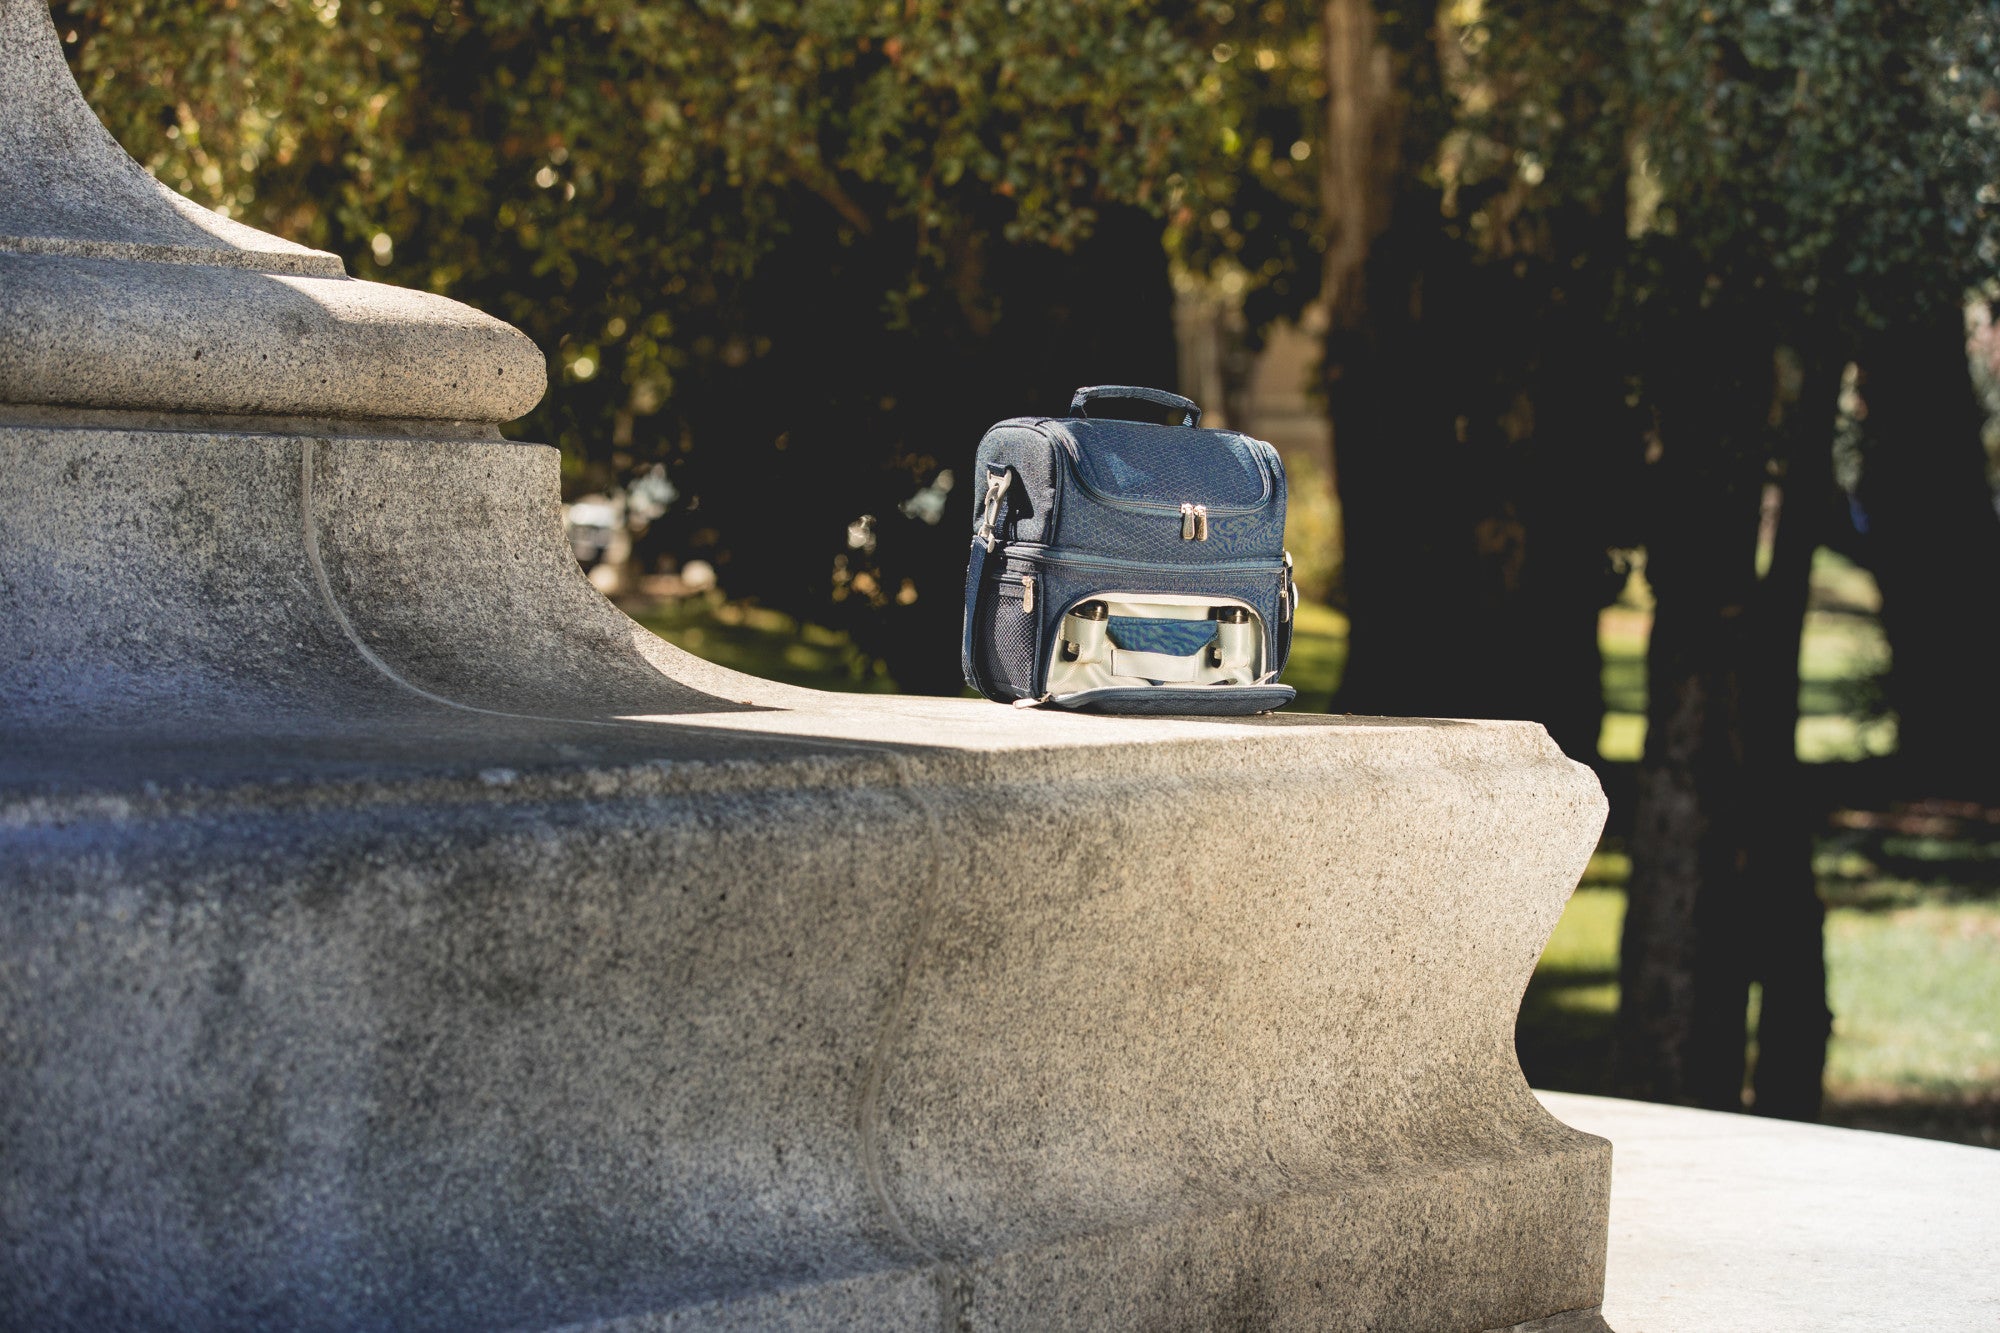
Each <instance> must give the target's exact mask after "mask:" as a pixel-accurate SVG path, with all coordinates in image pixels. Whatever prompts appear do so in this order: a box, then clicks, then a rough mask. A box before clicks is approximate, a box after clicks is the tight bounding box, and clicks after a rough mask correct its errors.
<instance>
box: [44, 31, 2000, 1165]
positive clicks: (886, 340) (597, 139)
mask: <svg viewBox="0 0 2000 1333" xmlns="http://www.w3.org/2000/svg"><path fill="white" fill-rule="evenodd" d="M54 12H55V16H56V21H57V25H58V28H59V30H60V31H61V33H62V35H63V40H64V43H65V49H66V50H67V52H68V53H69V57H70V60H71V62H72V64H73V67H74V69H75V70H76V73H77V76H78V79H79V81H80V82H81V84H82V86H83V88H84V90H85V92H86V94H87V95H88V96H89V97H90V99H91V101H92V104H93V105H94V106H95V107H96V108H97V109H98V111H99V114H100V115H101V116H102V117H103V118H104V120H105V123H106V124H107V126H109V128H110V129H111V130H112V131H113V133H114V134H116V135H117V137H118V138H119V139H120V140H121V141H122V142H123V143H124V144H125V145H126V146H127V147H128V148H129V149H130V150H131V151H132V152H133V154H134V155H135V156H137V157H138V158H139V159H140V160H141V161H143V162H144V163H145V164H146V165H147V166H148V167H149V168H150V169H151V170H152V171H153V172H154V173H155V174H157V175H158V176H159V177H160V178H161V179H162V180H164V181H165V182H167V183H168V184H169V185H170V186H172V187H174V188H176V189H179V190H181V191H182V192H184V193H186V194H188V195H189V196H191V197H193V198H195V199H196V200H198V201H200V202H201V203H203V204H205V205H207V206H209V207H212V208H216V209H218V210H220V211H222V212H224V213H227V214H229V215H230V216H233V217H237V218H240V219H243V220H245V221H248V222H250V223H252V224H254V225H256V226H260V227H263V228H266V229H268V230H271V231H274V232H277V233H279V234H282V235H285V236H288V237H291V238H292V239H295V240H298V241H302V242H305V243H307V244H310V245H315V246H319V247H322V248H325V249H329V250H333V251H335V252H337V253H339V254H340V255H342V256H343V257H344V258H345V260H346V261H347V265H348V268H349V271H350V272H352V273H354V274H356V275H357V276H361V277H367V278H378V279H382V280H385V281H391V282H397V283H402V284H407V285H411V286H417V287H424V288H429V289H431V290H434V291H439V292H444V293H448V294H450V295H452V296H454V297H457V298H459V299H461V300H465V301H469V302H471V303H473V304H475V305H478V306H481V307H483V308H485V309H487V310H490V311H492V312H493V313H495V314H498V315H500V316H503V317H504V318H506V319H509V320H511V321H513V322H514V323H516V324H518V325H519V326H521V327H522V328H523V329H525V330H526V331H527V332H529V333H530V334H531V335H532V336H533V337H534V338H535V339H536V341H537V342H538V343H539V344H540V346H541V347H542V348H543V350H544V351H545V353H546V354H547V356H548V361H549V375H550V383H551V391H550V393H549V396H548V398H547V399H546V401H545V402H544V403H543V405H542V406H541V407H540V408H539V409H538V410H537V411H536V412H535V413H534V414H533V415H532V416H530V417H529V418H527V419H525V420H523V421H521V422H519V423H516V424H515V426H513V427H512V428H510V431H511V433H513V434H515V435H517V436H519V437H520V438H524V439H532V440H540V441H546V442H549V443H552V444H555V445H556V446H558V447H559V448H560V449H561V451H562V458H563V473H564V478H565V494H566V500H567V501H568V503H567V504H566V517H567V520H568V523H569V528H570V534H571V540H572V545H573V546H574V548H575V550H576V552H577V556H578V559H579V561H580V562H581V563H582V564H583V565H584V567H585V568H586V569H587V570H588V573H589V577H590V579H591V581H592V582H593V583H594V584H595V585H596V586H597V587H598V588H599V589H600V590H602V591H603V592H604V593H605V594H606V595H608V596H611V597H612V598H614V599H616V600H618V601H619V602H621V604H623V605H625V606H626V607H627V608H628V609H629V610H630V611H631V612H632V613H633V614H634V615H635V616H637V617H638V618H639V619H640V620H642V621H643V622H644V623H646V624H648V625H649V626H651V627H653V628H654V629H656V630H657V631H659V632H660V633H661V634H663V635H665V636H666V637H668V638H669V639H672V640H673V641H674V642H676V643H679V644H681V645H682V646H684V647H686V648H688V649H690V650H692V651H694V652H696V653H700V654H702V655H704V656H707V657H710V658H713V659H715V660H718V661H722V662H725V663H727V664H729V665H732V666H737V667H740V668H742V669H745V670H749V671H753V672H757V673H759V674H763V675H768V676H774V677H778V678H782V679H786V680H790V681H796V682H801V683H806V684H812V685H817V686H822V687H826V688H833V689H856V690H880V691H893V690H899V689H900V690H904V691H910V692H926V693H956V692H958V691H959V690H960V688H961V685H960V682H959V681H958V679H957V662H956V643H957V625H958V620H959V617H960V612H961V599H960V582H961V580H962V577H963V571H964V568H965V552H966V544H967V527H968V517H969V511H970V508H971V499H970V496H969V495H968V494H967V493H966V492H965V489H964V487H963V484H962V479H963V478H964V477H965V476H966V475H967V470H968V467H969V464H970V461H971V456H972V451H973V448H974V446H975V444H976V443H977V440H978V438H979V435H980V433H981V431H982V429H983V428H984V426H985V425H987V424H988V423H990V422H991V421H993V420H995V419H998V418H1000V417H1005V416H1012V415H1017V414H1024V413H1056V412H1060V411H1061V410H1062V408H1063V405H1064V404H1065V403H1066V402H1067V399H1068V393H1069V391H1070V389H1072V388H1073V387H1075V386H1076V385H1078V384H1082V383H1105V382H1123V383H1143V384H1151V385H1155V386H1159V387H1165V388H1178V389H1179V390H1180V391H1182V392H1184V393H1188V394H1190V395H1192V396H1194V397H1196V398H1198V399H1200V400H1201V401H1202V402H1203V403H1204V404H1205V405H1206V406H1207V407H1208V409H1209V412H1210V417H1211V421H1212V422H1215V423H1227V424H1229V425H1232V426H1235V427H1238V428H1240V429H1245V430H1248V431H1251V432H1253V433H1256V434H1259V435H1262V436H1264V437H1265V438H1269V439H1271V440H1272V441H1273V442H1274V443H1276V444H1277V445H1278V446H1279V447H1280V449H1281V450H1282V451H1283V452H1284V454H1285V455H1286V458H1287V463H1288V467H1289V469H1290V471H1291V474H1292V479H1293V509H1292V513H1291V522H1290V531H1289V542H1290V545H1291V548H1292V550H1293V552H1294V553H1295V555H1296V557H1297V558H1298V562H1299V566H1300V569H1301V572H1302V582H1303V584H1304V586H1305V588H1306V591H1307V593H1308V596H1309V599H1310V605H1308V606H1307V607H1306V608H1304V610H1303V611H1302V614H1301V618H1300V635H1299V638H1298V643H1297V647H1296V649H1295V654H1294V657H1293V661H1292V664H1291V668H1290V671H1289V674H1288V676H1287V679H1288V680H1289V681H1291V683H1293V684H1294V685H1296V686H1297V687H1298V689H1299V691H1300V700H1299V703H1298V705H1297V707H1300V708H1306V709H1332V710H1337V711H1351V712H1382V713H1392V714H1447V715H1459V716H1496V717H1520V718H1532V719H1535V720H1537V721H1540V722H1542V723H1544V724H1545V725H1547V726H1548V728H1549V730H1550V732H1551V734H1552V735H1553V736H1554V737H1555V738H1556V740H1557V741H1558V742H1559V743H1560V744H1561V745H1562V746H1563V748H1564V749H1565V750H1566V751H1567V752H1568V753H1569V754H1570V755H1571V756H1572V757H1574V758H1576V759H1578V760H1580V761H1582V762H1585V763H1589V764H1591V765H1593V766H1595V767H1596V768H1597V770H1598V772H1599V773H1600V775H1601V776H1602V778H1603V781H1604V784H1605V786H1606V788H1607V790H1608V791H1609V792H1610V794H1611V796H1612V803H1613V808H1612V818H1611V824H1610V828H1609V830H1608V831H1607V834H1606V837H1605V840H1604V844H1603V846H1602V848H1601V850H1600V852H1599V854H1598V856H1597V857H1596V858H1595V859H1594V860H1593V862H1592V864H1591V868H1590V871H1589V873H1588V875H1587V876H1586V879H1585V881H1584V884H1583V886H1582V888H1581V889H1580V890H1579V891H1578V893H1577V895H1576V897H1575V899H1574V900H1573V902H1572V905H1571V907H1570V909H1569V911H1568V913H1567V915H1566V916H1565V917H1564V919H1563V922H1562V925H1561V926H1560V928H1559V929H1558V931H1557V933H1556V936H1555V939H1554V940H1553V942H1552V943H1551V944H1550V946H1549V949H1548V952H1547V954H1546V956H1545V957H1544V958H1543V960H1542V964H1541V967H1540V969H1539V970H1538V971H1537V973H1536V976H1535V980H1534V982H1533V984H1532V985H1531V986H1530V987H1529V990H1528V994H1527V996H1526V999H1525V1002H1524V1006H1523V1010H1522V1017H1521V1026H1520V1033H1519V1045H1520V1050H1521V1055H1522V1060H1523V1064H1524V1066H1525V1067H1526V1069H1527V1071H1528V1073H1529V1075H1530V1077H1531V1079H1533V1080H1534V1081H1535V1082H1536V1083H1538V1084H1539V1085H1541V1086H1547V1087H1555V1088H1568V1089H1576V1090H1583V1091H1605V1092H1618V1093H1622V1094H1625V1095H1632V1096H1642V1097H1651V1098H1657V1099H1662V1100H1671V1101H1681V1102H1688V1103H1692V1104H1696V1105H1704V1106H1710V1107H1717V1108H1722V1109H1743V1110H1751V1111H1755V1112H1758V1113H1763V1114H1772V1115H1783V1116H1792V1117H1799V1118H1815V1117H1818V1118H1824V1119H1827V1120H1831V1121H1834V1122H1837V1123H1842V1124H1851V1125H1862V1126H1868V1127H1873V1128H1884V1129H1894V1130H1901V1131H1907V1132H1913V1133H1921V1134H1930V1135H1937V1136H1943V1137H1950V1138H1958V1139H1962V1140H1965V1141H1969V1142H1974V1143H1986V1144H1989V1145H2000V765H1996V763H1995V759H1994V755H1995V751H1996V747H2000V681H1996V675H1995V673H1996V668H2000V517H1996V509H1995V479H1996V475H2000V431H1996V429H1995V425H1994V417H1995V412H1996V409H1997V408H2000V336H1996V334H1995V332H1994V330H1993V327H1992V324H1991V322H1990V315H1989V303H1990V302H1991V300H1992V299H1993V298H1995V297H1996V296H2000V285H1996V284H1997V283H2000V76H1996V68H1997V67H2000V5H1996V4H1994V3H1991V2H1990V0H1896V2H1894V3H1882V4H1877V3H1855V2H1853V0H1760V2H1758V3H1749V2H1747V0H1650V2H1649V3H1645V4H1640V5H1631V4H1618V3H1610V2H1609V0H1516V2H1515V3H1500V2H1497V0H1496V2H1491V3H1489V0H1443V2H1442V3H1435V2H1430V3H1426V2H1422V0H1419V2H1418V3H1400V2H1399V0H1378V2H1376V3H1370V2H1369V0H1329V2H1328V3H1324V4H1319V3H1301V2H1297V0H1270V2H1269V3H1261V4H1260V3H1250V2H1248V0H1245V2H1244V3H1152V2H1150V0H1119V2H1115V3H1078V2H1072V0H966V2H965V3H942V2H940V0H790V2H783V0H658V2H655V3H641V2H639V0H449V2H448V0H218V2H217V3H212V4H203V5H181V4H165V3H157V2H150V0H123V2H122V3H85V2H81V0H61V2H60V3H57V4H56V5H55V6H54ZM432 502H433V503H435V504H436V505H437V506H438V507H439V508H440V510H443V509H445V508H447V507H448V506H450V505H451V504H452V503H453V502H454V501H453V497H451V496H449V495H438V496H435V497H432ZM438 573H439V576H440V577H449V576H450V571H448V570H440V571H438Z"/></svg>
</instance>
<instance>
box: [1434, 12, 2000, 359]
mask: <svg viewBox="0 0 2000 1333" xmlns="http://www.w3.org/2000/svg"><path fill="white" fill-rule="evenodd" d="M1446 13H1447V16H1448V20H1449V22H1448V26H1449V27H1450V28H1451V30H1452V32H1453V34H1454V35H1455V36H1456V38H1457V40H1456V42H1454V43H1450V44H1448V47H1447V49H1448V50H1450V51H1452V52H1453V53H1454V54H1455V56H1456V57H1457V59H1456V61H1455V63H1456V65H1457V71H1458V78H1457V80H1456V86H1457V88H1458V91H1459V122H1458V128H1457V129H1456V131H1455V133H1454V135H1453V136H1452V137H1451V138H1450V139H1449V140H1448V141H1447V143H1446V145H1445V148H1444V151H1443V152H1442V153H1441V155H1440V170H1441V174H1442V175H1443V176H1444V177H1446V178H1447V179H1448V181H1449V182H1450V185H1451V187H1452V188H1454V189H1456V190H1458V191H1462V192H1466V193H1468V194H1469V195H1470V198H1471V208H1472V209H1473V210H1478V209H1484V210H1486V212H1485V214H1484V215H1483V216H1480V217H1477V218H1475V221H1474V224H1473V225H1474V228H1475V230H1483V231H1485V233H1486V234H1488V235H1489V236H1494V235H1503V234H1504V235H1506V236H1507V237H1508V244H1512V245H1519V244H1521V236H1522V232H1521V228H1520V226H1519V221H1520V219H1522V218H1524V217H1525V218H1533V217H1535V216H1537V215H1546V214H1547V213H1548V212H1549V211H1551V210H1555V209H1560V208H1561V207H1563V206H1565V205H1569V204H1578V203H1581V204H1586V205H1588V206H1591V207H1599V206H1602V205H1604V204H1606V203H1607V202H1611V203H1615V204H1616V205H1617V206H1619V207H1624V208H1627V209H1629V217H1628V222H1629V224H1630V231H1631V232H1632V234H1633V235H1634V236H1635V237H1642V236H1652V237H1657V238H1661V239H1662V240H1663V241H1664V242H1665V243H1666V245H1665V252H1666V253H1671V254H1673V255H1676V256H1679V257H1681V258H1684V259H1685V260H1687V261H1690V262H1691V263H1692V264H1693V266H1694V267H1695V268H1697V269H1699V270H1700V271H1699V272H1698V273H1694V274H1693V275H1692V280H1693V281H1696V282H1722V283H1733V284H1735V285H1737V286H1739V287H1746V288H1760V289H1768V290H1769V292H1770V293H1771V295H1772V296H1773V297H1774V298H1776V299H1779V300H1782V301H1784V302H1787V303H1789V304H1790V305H1792V306H1793V307H1794V308H1796V310H1797V311H1798V313H1799V317H1800V318H1803V319H1808V320H1824V321H1831V322H1833V323H1834V324H1835V325H1837V326H1839V327H1840V328H1843V329H1850V330H1853V329H1860V328H1866V327H1880V326H1882V325H1884V324H1885V323H1888V322H1892V321H1894V320H1896V319H1898V318H1902V317H1906V316H1907V315H1908V314H1909V313H1910V312H1912V311H1920V310H1922V309H1924V308H1927V307H1934V306H1935V305H1938V304H1951V305H1956V304H1957V303H1958V302H1959V301H1960V300H1961V299H1962V294H1963V292H1964V291H1965V290H1966V289H1967V288H1969V287H1974V286H1977V285H1979V284H1982V283H1984V282H1987V281H1990V280H1991V279H1992V278H1993V276H1994V274H1995V272H1996V271H2000V6H1995V5H1993V4H1992V3H1990V2H1983V3H1975V4H1970V5H1968V4H1965V3H1963V2H1962V0H1899V2H1898V3H1893V4H1876V3H1871V2H1869V0H1650V2H1649V3H1647V4H1645V5H1642V6H1637V7H1628V6H1617V5H1612V4H1609V3H1605V0H1566V2H1562V3H1532V2H1527V3H1521V2H1517V3H1513V4H1500V5H1493V6H1485V5H1481V4H1479V3H1478V2H1477V0H1469V2H1468V0H1461V3H1459V4H1457V5H1454V6H1451V7H1449V8H1448V9H1447V11H1446ZM1613 191H1622V192H1624V193H1625V194H1626V196H1627V197H1626V198H1624V199H1616V200H1611V199H1609V198H1608V196H1609V195H1610V194H1611V193H1612V192H1613ZM1496 223H1497V224H1499V225H1495V224H1496ZM1510 228H1511V230H1510ZM1500 248H1503V249H1504V248H1506V247H1505V246H1504V245H1503V246H1502V247H1500ZM1659 249H1660V247H1658V246H1653V247H1641V248H1640V249H1639V251H1638V252H1637V254H1638V255H1639V256H1640V257H1641V258H1642V259H1644V257H1645V256H1647V255H1650V254H1652V253H1653V252H1654V251H1657V250H1659ZM1646 262H1648V263H1650V260H1647V261H1646ZM1650 276H1651V277H1652V278H1654V279H1657V278H1658V276H1659V275H1658V274H1657V272H1654V273H1652V274H1651V275H1650Z"/></svg>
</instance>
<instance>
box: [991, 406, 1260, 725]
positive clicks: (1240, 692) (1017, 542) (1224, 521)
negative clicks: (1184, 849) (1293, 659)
mask: <svg viewBox="0 0 2000 1333" xmlns="http://www.w3.org/2000/svg"><path fill="white" fill-rule="evenodd" d="M1119 399H1126V400H1137V401H1141V402H1147V403H1156V404H1158V405H1160V406H1163V407H1170V408H1173V409H1175V410H1177V411H1178V412H1180V413H1181V418H1182V424H1180V425H1178V426H1155V425H1148V424H1146V423H1143V422H1137V421H1121V420H1116V419H1111V418H1105V417H1093V416H1091V415H1090V408H1091V404H1093V403H1098V402H1102V401H1105V400H1119ZM1200 422H1201V409H1200V408H1199V407H1197V406H1195V404H1194V403H1192V402H1191V401H1189V400H1188V399H1186V398H1182V397H1181V396H1180V395H1178V394H1172V393H1167V392H1165V391H1163V390H1160V389H1141V388H1131V387H1127V386H1122V385H1102V386H1098V387H1095V388H1088V389H1078V390H1077V391H1076V397H1075V399H1074V400H1073V401H1072V402H1071V403H1070V415H1069V416H1068V417H1063V418H1056V417H1015V418H1013V419H1011V420H1008V421H1003V422H1001V423H1000V424H999V425H997V426H995V427H993V428H992V429H991V430H989V431H987V432H986V438H985V439H983V440H981V441H980V443H979V457H978V461H977V463H976V464H975V465H974V469H973V476H974V478H975V479H976V481H977V483H978V485H977V486H976V487H975V490H974V497H973V498H974V503H975V508H974V511H973V525H974V526H973V537H972V561H971V565H970V567H969V568H968V569H967V570H966V575H965V638H964V644H963V652H962V654H961V660H962V665H963V666H964V669H965V679H966V683H967V684H969V685H971V686H972V688H974V689H975V690H978V691H979V692H980V693H981V694H983V695H985V696H986V697H987V698H989V699H995V700H999V701H1000V702H1002V703H1014V704H1018V705H1022V706H1029V705H1033V704H1050V705H1053V706H1056V707H1060V708H1072V709H1087V710H1090V711H1094V712H1101V713H1210V714H1218V713H1220V714H1229V713H1264V712H1269V711H1270V710H1271V709H1273V708H1279V707H1282V706H1283V705H1285V704H1288V703H1290V702H1291V701H1292V698H1293V690H1292V688H1291V687H1290V686H1288V685H1280V684H1278V683H1277V680H1278V675H1279V673H1280V672H1281V671H1283V670H1284V667H1285V658H1286V657H1287V655H1288V654H1289V653H1290V652H1291V647H1292V612H1293V609H1294V608H1295V607H1296V606H1297V604H1298V589H1297V587H1296V586H1295V585H1294V584H1293V582H1292V561H1291V557H1290V556H1289V555H1287V554H1286V553H1285V549H1284V536H1285V469H1284V466H1283V464H1281V463H1280V462H1279V461H1278V452H1277V450H1275V449H1273V448H1272V447H1271V446H1270V445H1268V444H1266V443H1264V442H1263V441H1262V440H1253V439H1251V438H1250V437H1249V436H1247V435H1240V434H1238V433H1236V432H1235V431H1226V430H1202V429H1201V428H1200Z"/></svg>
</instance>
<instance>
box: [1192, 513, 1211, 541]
mask: <svg viewBox="0 0 2000 1333" xmlns="http://www.w3.org/2000/svg"><path fill="white" fill-rule="evenodd" d="M1194 539H1195V540H1196V541H1198V542H1205V541H1207V540H1208V506H1207V505H1196V506H1195V507H1194Z"/></svg>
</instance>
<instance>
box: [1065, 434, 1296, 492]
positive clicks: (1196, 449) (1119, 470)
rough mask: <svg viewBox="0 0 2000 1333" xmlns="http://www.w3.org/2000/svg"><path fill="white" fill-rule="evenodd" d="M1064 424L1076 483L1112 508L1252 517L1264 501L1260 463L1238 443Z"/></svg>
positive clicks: (1246, 443)
mask: <svg viewBox="0 0 2000 1333" xmlns="http://www.w3.org/2000/svg"><path fill="white" fill-rule="evenodd" d="M1063 424H1064V427H1065V428H1066V429H1067V430H1068V431H1069V433H1070V436H1071V438H1072V439H1073V440H1074V441H1075V442H1076V456H1075V457H1076V472H1077V477H1078V479H1079V480H1080V481H1082V482H1083V484H1084V487H1085V488H1086V489H1088V490H1090V491H1092V492H1094V493H1096V494H1097V495H1098V496H1100V497H1102V498H1103V499H1106V500H1109V501H1112V502H1113V503H1116V504H1123V505H1136V506H1140V507H1142V508H1147V509H1159V508H1165V509H1168V510H1176V511H1177V510H1179V508H1180V506H1181V505H1182V504H1184V503H1186V504H1200V505H1203V506H1205V507H1206V508H1207V510H1208V511H1209V512H1221V511H1242V510H1249V509H1259V508H1262V507H1263V505H1264V504H1265V503H1266V502H1267V501H1269V499H1270V498H1271V474H1270V471H1269V469H1268V468H1267V467H1266V466H1265V463H1264V458H1263V455H1262V453H1261V452H1260V451H1259V449H1258V446H1257V445H1256V444H1254V443H1253V442H1252V441H1250V440H1248V439H1246V438H1245V437H1243V436H1241V435H1236V434H1233V433H1230V432H1226V431H1212V430H1189V429H1187V428H1185V427H1174V426H1149V425H1144V424H1141V423H1137V422H1130V421H1069V422H1065V423H1063Z"/></svg>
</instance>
